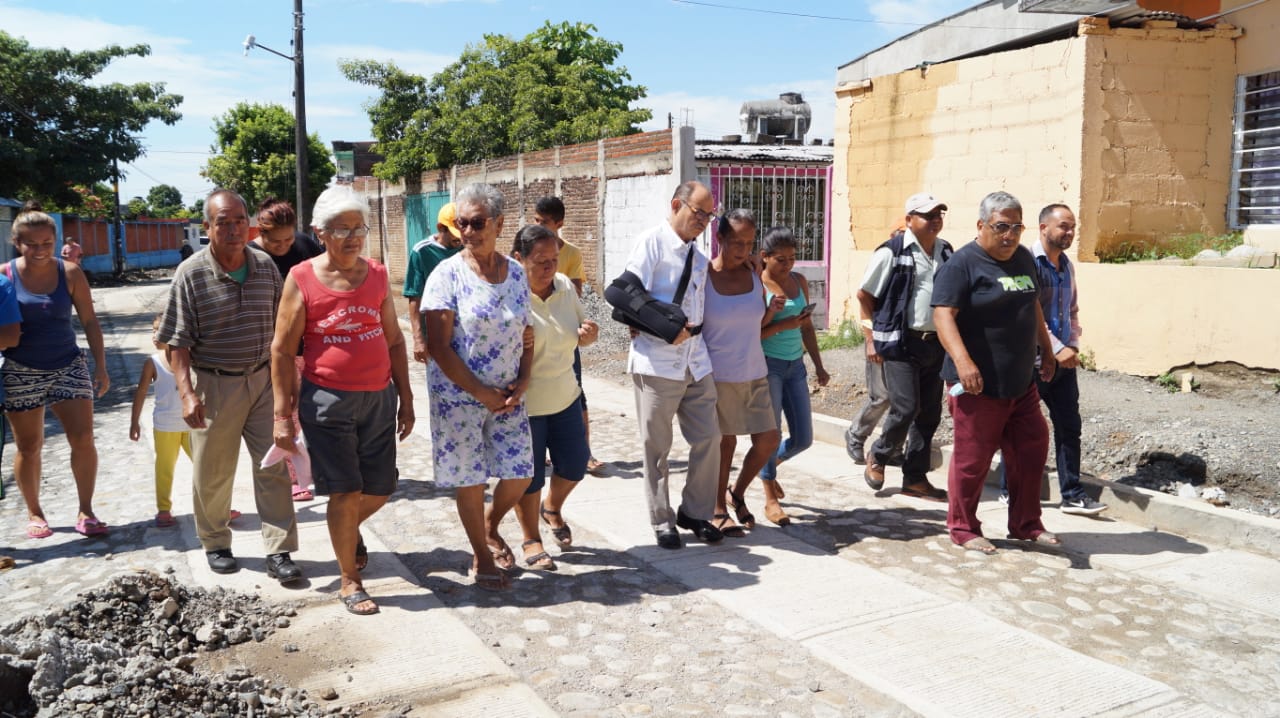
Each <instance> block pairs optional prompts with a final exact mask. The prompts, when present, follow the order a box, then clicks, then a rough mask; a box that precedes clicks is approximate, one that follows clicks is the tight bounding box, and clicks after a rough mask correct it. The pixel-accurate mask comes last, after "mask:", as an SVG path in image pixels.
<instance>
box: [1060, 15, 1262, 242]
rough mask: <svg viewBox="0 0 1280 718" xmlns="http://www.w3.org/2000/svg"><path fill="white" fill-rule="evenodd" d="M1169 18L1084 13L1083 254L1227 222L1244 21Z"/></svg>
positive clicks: (1215, 228)
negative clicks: (1238, 43)
mask: <svg viewBox="0 0 1280 718" xmlns="http://www.w3.org/2000/svg"><path fill="white" fill-rule="evenodd" d="M1172 25H1173V23H1172V22H1168V23H1165V22H1156V23H1148V27H1146V28H1141V29H1138V28H1110V27H1108V26H1107V24H1106V22H1105V21H1101V20H1094V21H1089V20H1086V21H1082V23H1081V32H1082V33H1084V35H1083V39H1084V41H1085V42H1086V51H1085V55H1086V62H1085V85H1084V90H1085V92H1084V125H1083V127H1082V131H1081V135H1082V136H1083V138H1084V164H1083V167H1082V171H1083V177H1082V180H1083V184H1084V186H1086V187H1088V188H1090V191H1088V192H1086V193H1085V196H1084V197H1083V204H1082V205H1081V207H1080V212H1079V213H1080V217H1081V219H1082V222H1081V224H1082V226H1083V227H1084V231H1083V232H1082V235H1081V237H1080V247H1079V249H1078V252H1079V256H1080V257H1081V258H1085V259H1095V258H1096V257H1097V253H1098V252H1099V251H1102V250H1105V249H1108V248H1111V247H1114V246H1116V245H1118V244H1121V243H1130V244H1139V245H1144V244H1149V243H1153V242H1158V241H1160V240H1161V239H1162V238H1165V237H1169V236H1172V235H1178V234H1192V233H1197V232H1199V233H1204V234H1209V235H1214V234H1221V233H1222V232H1224V231H1226V212H1227V197H1228V192H1229V191H1230V185H1231V137H1232V108H1233V103H1234V91H1235V78H1236V69H1235V44H1234V42H1233V38H1234V37H1236V36H1237V35H1238V31H1237V30H1236V29H1235V28H1233V27H1230V26H1219V27H1217V28H1215V29H1212V30H1201V31H1197V30H1179V29H1177V28H1176V27H1173V26H1172ZM1090 225H1092V226H1091V227H1090Z"/></svg>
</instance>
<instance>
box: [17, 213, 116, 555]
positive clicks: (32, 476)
mask: <svg viewBox="0 0 1280 718" xmlns="http://www.w3.org/2000/svg"><path fill="white" fill-rule="evenodd" d="M56 231H57V225H55V224H54V222H53V218H52V217H50V216H49V215H47V214H44V213H43V212H24V213H22V214H20V215H18V218H17V220H16V221H14V223H13V229H12V238H13V245H14V247H16V248H17V250H18V254H19V256H18V258H17V259H14V260H12V261H10V262H9V263H8V264H6V265H4V270H3V271H4V273H5V274H6V275H7V276H8V277H9V279H11V280H12V281H13V286H14V289H15V290H17V295H18V305H19V307H20V309H21V310H22V337H21V339H19V341H18V344H17V346H14V347H11V348H9V349H5V350H4V358H5V362H4V369H3V370H0V377H3V381H4V388H5V397H4V409H5V413H6V414H7V415H8V417H9V423H10V425H11V426H12V427H13V442H14V443H15V444H16V445H17V447H18V455H17V456H16V457H15V458H14V460H13V474H14V478H15V479H16V480H17V483H18V488H19V489H21V490H22V498H23V499H25V500H26V503H27V536H28V537H30V538H46V537H48V536H50V535H51V534H52V533H53V532H52V531H51V530H50V529H49V523H48V521H46V520H45V516H44V509H43V508H41V506H40V474H41V465H40V452H41V450H42V449H43V447H44V409H45V407H46V406H48V407H49V409H50V410H51V411H52V412H53V415H54V416H56V417H58V421H59V422H60V423H61V424H62V430H63V433H65V434H66V436H67V443H69V444H70V445H71V475H72V476H73V477H74V478H75V482H76V494H77V497H78V498H79V503H80V507H79V516H78V517H77V520H76V527H75V528H76V531H78V532H79V533H81V534H84V535H85V536H100V535H102V534H105V533H106V532H107V525H106V524H105V523H103V522H101V521H99V520H98V517H97V516H95V515H94V513H93V488H94V483H95V482H96V481H97V477H98V450H97V448H95V446H94V442H93V400H94V398H96V397H101V396H102V395H103V394H105V393H106V392H107V388H108V387H109V386H110V378H109V377H108V375H107V363H106V356H105V348H104V346H103V342H102V327H101V326H99V324H98V317H97V315H96V314H94V311H93V299H92V298H91V297H90V296H89V282H88V280H86V279H85V276H84V272H82V271H81V270H80V267H79V266H77V265H75V264H73V263H69V262H63V261H62V260H61V259H59V258H58V257H57V256H56V254H55V252H54V239H55V236H56ZM73 307H74V308H75V311H76V315H77V316H78V317H79V319H80V326H81V327H83V328H84V335H85V339H87V340H88V342H89V349H90V351H92V352H93V364H94V373H93V375H92V377H91V376H90V374H89V366H88V363H87V362H86V361H85V357H84V351H83V350H81V349H80V347H78V346H76V331H75V329H74V328H73V327H72V326H71V310H72V308H73Z"/></svg>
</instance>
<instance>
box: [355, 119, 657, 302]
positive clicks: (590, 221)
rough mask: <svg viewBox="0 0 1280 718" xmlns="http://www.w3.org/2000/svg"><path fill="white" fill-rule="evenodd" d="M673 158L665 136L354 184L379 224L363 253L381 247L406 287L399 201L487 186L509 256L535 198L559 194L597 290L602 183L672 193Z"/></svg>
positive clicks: (567, 234) (571, 237)
mask: <svg viewBox="0 0 1280 718" xmlns="http://www.w3.org/2000/svg"><path fill="white" fill-rule="evenodd" d="M672 153H673V143H672V132H671V131H668V130H662V131H658V132H645V133H641V134H636V135H629V136H627V137H611V138H608V139H604V140H600V141H598V142H587V143H583V144H579V145H568V146H563V147H555V148H552V149H547V150H539V151H537V152H528V153H524V154H520V155H515V156H512V157H498V158H493V159H488V160H484V161H482V162H478V163H474V164H468V165H458V166H455V167H451V168H448V169H443V170H432V171H430V172H427V173H424V174H423V175H422V177H420V178H418V181H417V182H414V183H409V184H408V185H406V183H403V182H401V183H394V184H393V183H387V182H382V181H380V180H376V179H373V178H367V177H362V178H357V179H356V181H355V184H354V187H355V189H356V191H357V192H360V193H361V194H362V195H364V196H365V197H366V198H367V199H368V200H369V204H370V207H371V208H372V209H373V215H372V216H373V217H374V218H375V219H376V220H377V221H376V222H374V223H372V224H374V225H376V226H372V227H371V231H370V235H369V241H368V249H367V250H366V251H367V252H368V253H369V254H370V255H371V256H374V257H379V256H380V255H379V252H380V251H381V248H382V247H384V246H385V247H386V251H385V255H386V256H385V261H386V264H387V266H388V268H389V269H390V273H391V277H392V282H393V283H396V282H403V278H404V271H405V262H406V258H405V246H406V244H407V240H406V238H405V221H404V195H406V194H417V193H425V192H433V191H449V192H450V193H451V194H453V195H456V194H457V192H458V190H460V189H462V188H463V187H465V186H466V185H468V184H470V183H472V182H487V183H488V184H491V185H493V186H494V187H496V188H497V189H498V190H499V191H500V192H502V194H503V196H504V198H505V200H506V208H505V219H504V224H503V228H502V232H501V234H499V236H498V249H499V251H502V252H506V251H508V250H509V249H510V248H511V242H512V240H513V239H514V237H515V233H516V231H517V230H519V229H520V227H521V226H522V225H524V224H527V223H529V222H532V221H533V208H534V205H536V204H537V201H538V200H539V199H540V198H542V197H544V196H547V195H558V196H559V197H560V198H561V199H562V200H564V204H565V226H564V229H563V230H562V236H563V237H564V238H565V239H566V240H567V241H569V242H572V243H573V244H575V245H577V247H578V248H579V249H581V250H582V258H583V267H584V270H585V272H586V275H587V282H588V283H589V284H592V285H595V286H599V284H600V282H601V278H602V277H603V276H604V271H605V270H604V257H605V252H604V248H603V244H604V242H605V241H606V240H607V236H606V232H605V230H604V227H605V222H604V210H603V208H602V207H601V205H600V198H601V196H602V194H604V193H603V192H602V182H603V181H604V180H609V179H613V178H621V177H645V176H667V179H666V180H665V181H664V182H663V184H665V185H667V190H666V191H667V193H668V195H669V194H670V192H671V191H672V190H673V189H674V188H675V185H676V184H677V181H676V180H675V179H673V178H670V177H669V175H671V174H672ZM605 186H606V187H607V185H605ZM379 193H381V195H380V194H379ZM379 197H381V199H379Z"/></svg>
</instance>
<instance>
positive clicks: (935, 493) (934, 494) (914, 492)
mask: <svg viewBox="0 0 1280 718" xmlns="http://www.w3.org/2000/svg"><path fill="white" fill-rule="evenodd" d="M902 495H903V496H914V497H916V498H917V499H926V500H928V501H946V500H947V492H946V491H943V490H942V489H939V488H935V487H934V486H933V484H930V483H929V482H928V481H917V482H915V483H912V484H907V485H906V486H903V487H902Z"/></svg>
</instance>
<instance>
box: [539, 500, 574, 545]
mask: <svg viewBox="0 0 1280 718" xmlns="http://www.w3.org/2000/svg"><path fill="white" fill-rule="evenodd" d="M538 515H539V516H541V517H542V522H543V523H544V524H546V525H547V528H549V529H551V535H552V536H555V537H556V543H558V544H560V546H561V547H562V548H568V547H570V546H572V545H573V529H571V528H569V524H567V523H564V524H561V525H559V526H552V525H551V522H550V521H548V520H547V517H548V516H559V515H560V512H559V511H551V510H549V509H547V507H545V506H543V505H542V504H541V503H539V504H538Z"/></svg>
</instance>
